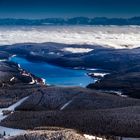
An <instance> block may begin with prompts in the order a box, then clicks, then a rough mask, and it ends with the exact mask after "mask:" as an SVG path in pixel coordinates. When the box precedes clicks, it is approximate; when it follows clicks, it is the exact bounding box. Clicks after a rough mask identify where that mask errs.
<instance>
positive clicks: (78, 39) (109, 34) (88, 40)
mask: <svg viewBox="0 0 140 140" xmlns="http://www.w3.org/2000/svg"><path fill="white" fill-rule="evenodd" d="M25 42H34V43H43V42H57V43H66V44H93V45H102V46H105V47H113V48H126V47H127V48H135V47H139V46H140V27H139V26H42V27H21V26H18V27H0V44H1V45H7V44H14V43H25Z"/></svg>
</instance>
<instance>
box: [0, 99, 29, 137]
mask: <svg viewBox="0 0 140 140" xmlns="http://www.w3.org/2000/svg"><path fill="white" fill-rule="evenodd" d="M27 98H28V97H25V98H23V99H21V100H19V101H18V102H17V103H15V104H13V105H11V106H10V107H8V108H1V109H0V121H2V120H3V119H4V118H6V117H7V116H3V113H2V111H4V110H10V111H14V110H15V108H16V107H17V106H19V105H20V104H21V103H22V102H24V101H25V100H26V99H27ZM24 132H25V131H24V130H20V129H12V128H7V127H2V126H0V134H2V135H3V134H5V135H6V137H8V136H16V135H19V134H22V133H24Z"/></svg>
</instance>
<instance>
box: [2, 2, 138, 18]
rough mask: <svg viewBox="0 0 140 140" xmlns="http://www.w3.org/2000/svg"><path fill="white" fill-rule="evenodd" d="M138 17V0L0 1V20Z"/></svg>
mask: <svg viewBox="0 0 140 140" xmlns="http://www.w3.org/2000/svg"><path fill="white" fill-rule="evenodd" d="M75 16H85V17H122V18H128V17H133V16H140V0H0V18H47V17H64V18H65V17H75Z"/></svg>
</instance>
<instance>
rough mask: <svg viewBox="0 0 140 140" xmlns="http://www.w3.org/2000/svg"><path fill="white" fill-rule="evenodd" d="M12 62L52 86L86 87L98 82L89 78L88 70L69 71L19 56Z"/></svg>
mask: <svg viewBox="0 0 140 140" xmlns="http://www.w3.org/2000/svg"><path fill="white" fill-rule="evenodd" d="M10 61H13V62H16V63H18V64H20V66H21V68H23V69H25V70H27V71H28V72H30V73H32V74H34V75H36V76H38V77H40V78H44V79H45V80H46V83H47V84H50V85H60V86H82V87H85V86H87V85H88V84H90V83H93V82H94V81H95V80H96V79H93V78H91V77H89V76H88V75H87V71H86V70H75V69H68V68H63V67H59V66H55V65H51V64H48V63H45V62H40V63H39V62H31V61H28V60H27V59H25V58H21V57H18V56H15V57H11V58H10Z"/></svg>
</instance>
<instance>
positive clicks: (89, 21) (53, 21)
mask: <svg viewBox="0 0 140 140" xmlns="http://www.w3.org/2000/svg"><path fill="white" fill-rule="evenodd" d="M0 25H140V17H133V18H129V19H124V18H106V17H96V18H87V17H75V18H68V19H63V18H46V19H12V18H6V19H0Z"/></svg>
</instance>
